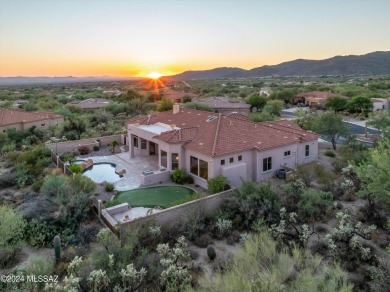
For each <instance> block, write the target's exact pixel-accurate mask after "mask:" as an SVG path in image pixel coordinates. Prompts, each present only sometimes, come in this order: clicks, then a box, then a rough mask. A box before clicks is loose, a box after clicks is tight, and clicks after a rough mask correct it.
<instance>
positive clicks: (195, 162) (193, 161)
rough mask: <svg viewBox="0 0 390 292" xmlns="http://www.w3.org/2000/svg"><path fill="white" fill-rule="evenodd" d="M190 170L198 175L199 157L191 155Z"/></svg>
mask: <svg viewBox="0 0 390 292" xmlns="http://www.w3.org/2000/svg"><path fill="white" fill-rule="evenodd" d="M190 172H191V173H192V174H195V175H198V158H196V157H193V156H190Z"/></svg>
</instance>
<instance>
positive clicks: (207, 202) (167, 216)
mask: <svg viewBox="0 0 390 292" xmlns="http://www.w3.org/2000/svg"><path fill="white" fill-rule="evenodd" d="M233 191H234V190H227V191H224V192H221V193H218V194H215V195H211V196H207V197H204V198H201V199H198V200H194V201H191V202H188V203H185V204H182V205H178V206H174V207H171V208H168V209H165V210H162V211H160V212H158V213H154V214H151V215H149V216H145V217H141V218H138V219H135V220H133V221H129V222H124V223H122V224H120V225H119V228H120V230H119V233H120V239H121V240H123V239H124V237H125V234H126V230H128V229H134V228H136V227H138V226H140V225H141V224H142V223H143V222H144V221H153V222H154V224H156V225H159V226H163V225H173V224H177V222H180V221H182V220H183V218H185V217H186V216H187V215H188V214H190V213H191V211H194V210H200V211H201V216H204V217H209V216H213V215H214V214H215V213H216V212H217V211H218V210H219V209H220V208H221V205H222V203H223V202H224V201H225V200H226V199H227V198H229V197H230V196H231V194H232V192H233Z"/></svg>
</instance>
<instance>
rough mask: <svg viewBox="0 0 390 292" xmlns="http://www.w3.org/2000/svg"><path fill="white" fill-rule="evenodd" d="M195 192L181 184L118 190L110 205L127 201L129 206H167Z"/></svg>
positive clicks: (175, 203) (177, 202)
mask: <svg viewBox="0 0 390 292" xmlns="http://www.w3.org/2000/svg"><path fill="white" fill-rule="evenodd" d="M195 194H196V192H195V191H194V190H192V189H190V188H186V187H182V186H158V187H150V188H139V189H134V190H130V191H123V192H119V193H118V194H117V195H116V196H115V198H114V200H113V203H112V204H111V202H109V204H110V205H111V206H113V205H117V204H121V203H128V204H129V205H130V206H131V207H149V208H152V207H156V206H160V207H162V208H164V209H165V208H169V207H172V206H175V205H178V204H179V203H183V202H185V201H187V199H188V200H190V199H191V198H192V196H193V195H195Z"/></svg>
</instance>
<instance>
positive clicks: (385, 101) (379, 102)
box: [371, 97, 390, 112]
mask: <svg viewBox="0 0 390 292" xmlns="http://www.w3.org/2000/svg"><path fill="white" fill-rule="evenodd" d="M371 101H372V111H373V112H376V111H381V110H390V97H388V98H372V99H371Z"/></svg>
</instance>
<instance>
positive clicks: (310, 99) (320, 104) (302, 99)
mask: <svg viewBox="0 0 390 292" xmlns="http://www.w3.org/2000/svg"><path fill="white" fill-rule="evenodd" d="M332 96H339V97H341V98H344V99H348V97H346V96H342V95H340V94H335V93H331V92H328V91H309V92H304V93H298V94H296V95H295V96H294V103H295V104H296V103H301V104H302V103H303V104H305V105H306V106H308V107H311V108H318V109H321V108H324V107H325V102H326V101H327V100H328V98H329V97H332Z"/></svg>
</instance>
